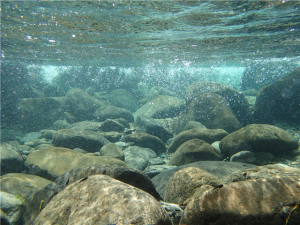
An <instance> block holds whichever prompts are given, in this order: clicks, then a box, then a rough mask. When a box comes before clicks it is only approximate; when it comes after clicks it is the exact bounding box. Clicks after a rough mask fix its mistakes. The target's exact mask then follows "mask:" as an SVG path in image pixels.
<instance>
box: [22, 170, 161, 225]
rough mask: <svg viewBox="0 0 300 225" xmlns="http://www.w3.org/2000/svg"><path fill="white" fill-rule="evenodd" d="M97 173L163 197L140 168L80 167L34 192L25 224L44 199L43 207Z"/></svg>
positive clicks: (36, 212) (32, 216) (27, 210)
mask: <svg viewBox="0 0 300 225" xmlns="http://www.w3.org/2000/svg"><path fill="white" fill-rule="evenodd" d="M95 174H104V175H108V176H110V177H112V178H114V179H117V180H120V181H122V182H125V183H127V184H130V185H132V186H135V187H137V188H139V189H141V190H143V191H145V192H147V193H149V194H150V195H152V196H153V197H154V198H156V199H157V200H162V197H161V196H160V195H159V194H158V192H157V191H156V189H155V188H154V185H153V183H152V182H151V180H150V179H149V177H148V176H146V175H145V174H144V173H142V172H141V171H139V170H136V169H132V168H128V167H121V166H116V165H103V166H91V167H86V168H78V169H74V170H70V171H68V172H66V173H64V174H63V175H61V176H59V177H58V178H57V179H56V180H55V181H54V182H53V183H51V184H49V185H47V186H46V187H44V188H42V189H40V190H38V191H37V192H35V193H34V195H33V197H32V199H31V200H30V201H28V203H27V204H26V205H25V213H24V220H25V224H32V223H33V221H34V220H35V219H36V218H37V216H38V214H39V210H40V209H39V207H40V203H41V201H42V200H43V204H42V209H43V208H45V206H46V205H47V204H48V203H49V201H50V200H51V199H52V198H53V197H54V196H55V195H56V194H57V193H59V192H60V191H62V190H64V189H65V188H66V187H67V186H68V185H70V184H72V183H74V182H76V181H78V180H81V179H83V178H86V177H88V176H91V175H95Z"/></svg>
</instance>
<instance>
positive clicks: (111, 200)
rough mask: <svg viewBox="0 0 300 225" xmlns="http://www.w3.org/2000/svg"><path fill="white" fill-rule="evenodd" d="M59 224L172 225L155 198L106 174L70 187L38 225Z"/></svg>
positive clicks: (38, 219) (55, 198)
mask: <svg viewBox="0 0 300 225" xmlns="http://www.w3.org/2000/svg"><path fill="white" fill-rule="evenodd" d="M87 207H88V208H87ZM58 222H59V223H61V224H67V223H68V224H161V225H167V224H168V225H172V222H171V220H170V218H169V216H168V214H167V212H166V211H165V209H163V208H162V207H161V205H160V204H159V202H158V201H157V200H156V199H155V198H153V197H152V196H151V195H149V194H148V193H146V192H144V191H142V190H140V189H137V188H135V187H133V186H131V185H128V184H125V183H123V182H120V181H118V180H115V179H113V178H111V177H109V176H106V175H93V176H89V177H87V178H84V179H81V180H79V181H76V182H75V183H73V184H71V185H69V186H68V187H66V188H65V189H64V190H63V191H61V192H60V193H58V194H57V195H56V196H54V197H53V198H52V199H51V201H50V202H49V204H48V205H47V206H46V207H45V208H44V209H43V210H42V211H41V213H40V214H39V216H38V217H37V219H36V221H35V224H36V225H39V224H40V225H44V224H47V223H50V224H55V223H58Z"/></svg>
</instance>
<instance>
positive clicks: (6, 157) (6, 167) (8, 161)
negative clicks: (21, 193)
mask: <svg viewBox="0 0 300 225" xmlns="http://www.w3.org/2000/svg"><path fill="white" fill-rule="evenodd" d="M0 159H1V160H0V163H1V175H4V174H7V173H20V172H22V171H23V170H24V159H23V158H22V155H21V154H20V153H18V152H16V151H15V150H13V149H12V148H9V147H6V146H3V145H1V146H0Z"/></svg>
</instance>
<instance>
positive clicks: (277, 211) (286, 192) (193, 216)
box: [180, 166, 300, 225]
mask: <svg viewBox="0 0 300 225" xmlns="http://www.w3.org/2000/svg"><path fill="white" fill-rule="evenodd" d="M227 180H228V182H229V183H224V184H223V186H221V187H219V188H214V189H211V190H209V191H207V192H205V193H204V194H203V195H201V196H200V197H199V196H193V197H192V198H191V200H190V201H189V203H188V204H187V206H186V208H185V211H184V214H183V217H182V219H181V221H180V223H181V224H192V225H198V224H199V225H200V224H205V225H207V224H215V225H219V224H222V225H223V224H224V225H225V224H251V225H252V224H253V225H254V224H266V225H271V224H272V225H277V224H278V225H279V224H286V219H287V218H288V216H289V215H290V214H291V212H292V210H293V208H294V207H295V206H296V204H297V203H298V202H299V201H300V189H299V182H300V169H295V168H289V167H280V166H277V167H276V166H266V167H264V166H262V167H255V168H251V169H249V170H244V171H240V172H239V173H236V174H234V175H231V176H230V178H228V179H227ZM232 181H234V182H232ZM262 196H263V197H262ZM299 219H300V212H299V211H298V210H294V211H293V213H292V216H291V217H290V218H289V222H288V224H293V225H296V224H298V223H299Z"/></svg>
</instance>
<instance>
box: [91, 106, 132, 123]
mask: <svg viewBox="0 0 300 225" xmlns="http://www.w3.org/2000/svg"><path fill="white" fill-rule="evenodd" d="M95 117H96V119H97V120H98V121H105V120H107V119H119V118H123V119H125V120H126V121H128V122H129V123H133V122H134V118H133V115H132V114H131V112H130V111H129V110H127V109H124V108H119V107H115V106H102V107H100V108H98V109H97V110H96V111H95Z"/></svg>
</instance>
